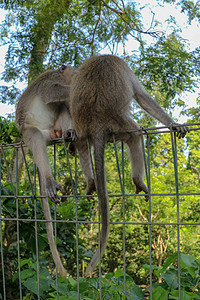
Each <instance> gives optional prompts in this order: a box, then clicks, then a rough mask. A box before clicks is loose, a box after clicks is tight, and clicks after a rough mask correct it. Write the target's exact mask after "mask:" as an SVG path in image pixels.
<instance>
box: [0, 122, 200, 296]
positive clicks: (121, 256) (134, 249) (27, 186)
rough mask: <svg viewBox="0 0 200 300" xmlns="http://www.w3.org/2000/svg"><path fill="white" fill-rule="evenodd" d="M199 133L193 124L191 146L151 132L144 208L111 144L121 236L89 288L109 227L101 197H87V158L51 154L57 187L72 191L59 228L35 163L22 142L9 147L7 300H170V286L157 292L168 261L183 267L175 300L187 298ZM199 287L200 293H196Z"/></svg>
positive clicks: (113, 200) (2, 279)
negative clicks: (56, 256)
mask: <svg viewBox="0 0 200 300" xmlns="http://www.w3.org/2000/svg"><path fill="white" fill-rule="evenodd" d="M199 125H200V124H199V123H196V124H189V125H188V126H189V127H190V131H191V132H190V134H189V135H188V138H187V142H186V141H185V140H184V141H182V140H181V141H180V142H179V141H178V140H177V138H176V134H175V133H174V132H172V131H169V130H168V129H167V128H166V127H159V128H147V129H141V130H142V133H143V136H144V143H143V150H144V151H143V153H144V160H145V171H146V182H147V186H148V190H149V201H148V202H145V201H144V194H142V193H141V194H139V195H138V194H136V193H134V192H133V189H134V187H133V184H132V182H131V175H130V173H131V171H130V163H129V160H128V155H127V150H126V147H124V144H123V143H115V141H114V142H113V143H111V144H109V145H107V148H106V153H105V159H106V166H107V171H106V175H107V185H108V196H109V202H110V213H111V218H110V227H111V229H110V234H109V242H108V247H107V250H106V252H105V255H104V256H103V257H102V258H101V259H100V263H99V265H98V267H97V268H96V269H95V273H94V276H93V278H90V279H88V280H89V281H88V282H89V283H88V282H87V279H84V274H85V266H86V265H87V263H88V261H89V260H90V258H91V256H92V251H95V250H96V248H97V247H98V244H99V243H100V225H101V218H100V209H99V203H98V197H97V195H94V196H93V197H90V198H89V199H88V197H87V196H86V195H84V190H85V183H84V182H85V181H84V178H83V174H82V171H81V168H80V165H79V159H78V157H77V155H75V158H71V157H70V155H69V153H68V150H67V145H66V143H65V142H64V145H63V141H62V140H61V139H57V140H55V141H54V143H53V145H52V146H50V147H48V152H49V153H48V154H49V157H50V163H51V167H52V169H53V170H54V178H55V179H57V178H59V182H60V181H61V185H63V186H65V194H64V195H61V203H60V204H59V205H58V206H57V205H54V204H51V213H52V220H51V221H49V220H45V219H44V217H43V213H42V209H41V205H40V199H41V197H42V196H41V195H40V191H39V182H38V176H37V170H36V167H35V165H34V163H33V158H32V156H31V154H30V153H28V151H27V148H26V147H25V145H24V144H23V143H22V142H20V143H14V144H10V145H6V144H2V145H1V152H0V176H1V178H0V198H1V204H0V250H1V254H0V257H1V258H0V272H1V276H0V295H1V298H2V299H61V300H63V299H148V298H149V299H161V298H159V293H160V295H161V296H162V295H165V296H163V299H168V296H167V295H168V294H166V293H165V294H162V293H164V291H163V290H164V286H163V287H162V286H161V287H160V290H159V289H158V294H157V293H155V292H153V291H154V290H155V285H154V283H155V282H157V283H158V284H159V283H161V281H164V279H165V280H166V276H161V274H162V271H163V272H164V269H163V264H164V261H165V260H166V259H167V258H168V257H169V256H170V255H171V256H170V257H171V261H168V263H167V265H166V263H165V266H166V269H167V267H169V265H170V262H171V263H174V266H176V272H177V275H176V278H175V279H176V281H177V282H176V284H175V283H174V282H175V281H174V282H172V283H171V284H172V285H173V284H174V286H173V287H174V291H175V292H176V294H174V295H176V297H177V298H171V299H186V298H183V295H184V292H183V290H182V289H183V288H184V284H185V281H184V280H185V279H184V278H183V274H182V265H183V262H182V260H183V257H182V256H181V255H182V254H183V255H189V254H194V255H196V256H198V248H199V246H200V245H199V244H200V241H199V236H200V218H199V216H198V213H199V210H200V207H199V204H200V200H199V195H200V191H199V174H200V172H198V170H200V164H199V162H198V155H197V153H198V151H199V149H198V134H199V130H200V127H199ZM196 141H197V142H196ZM152 145H153V146H152ZM196 152H197V153H196ZM195 153H196V154H195ZM191 157H194V160H192V159H191ZM91 159H92V155H91ZM195 162H196V164H195ZM194 164H195V165H194ZM198 164H199V165H198ZM47 222H52V224H53V229H54V237H55V241H56V244H57V246H58V250H59V252H60V255H61V258H62V261H63V264H64V265H65V266H66V270H67V274H68V276H67V278H68V279H69V281H64V279H61V278H60V276H59V274H58V273H57V271H56V268H55V265H54V262H53V259H52V257H51V252H50V250H49V247H48V242H47V236H46V228H45V223H47ZM155 264H157V267H156V266H155ZM143 265H145V267H144V268H143ZM173 268H175V267H173ZM155 269H156V271H157V273H155ZM159 270H160V273H159ZM161 270H162V271H161ZM170 270H171V272H172V269H170ZM168 271H169V270H168ZM198 272H199V270H198ZM117 274H118V275H117ZM174 274H175V273H174ZM131 277H133V278H134V282H133V281H131V279H130V278H131ZM113 278H114V279H113ZM168 278H169V272H168ZM193 279H194V278H193ZM91 280H93V281H91ZM105 280H107V281H105ZM117 280H118V282H117ZM110 282H112V283H113V284H114V285H113V286H114V288H115V292H114V290H113V292H112V288H111V285H109V284H110ZM130 282H131V283H130ZM166 282H167V280H166ZM165 284H166V283H165ZM108 285H109V287H108ZM197 285H198V283H197ZM197 285H196V286H194V288H193V292H194V293H195V292H196V290H197ZM86 286H87V288H86ZM113 286H112V287H113ZM84 287H85V288H84ZM116 287H117V292H116ZM171 288H172V287H171ZM93 289H94V290H95V291H93ZM86 290H87V291H86ZM185 290H186V292H188V293H189V290H187V289H185ZM185 290H184V291H185ZM175 292H174V293H175ZM190 292H191V290H190ZM115 293H116V295H117V296H116V295H114V294H115ZM90 294H91V297H90ZM88 295H89V296H88ZM112 295H114V296H112ZM156 295H158V296H156ZM188 295H189V294H188ZM196 295H197V296H196V298H195V296H194V297H193V298H191V299H200V296H199V298H198V293H197V294H196ZM112 297H113V298H112ZM156 297H157V298H156ZM164 297H165V298H164ZM188 297H189V296H188ZM1 298H0V299H1ZM169 299H170V298H169ZM188 299H190V298H188Z"/></svg>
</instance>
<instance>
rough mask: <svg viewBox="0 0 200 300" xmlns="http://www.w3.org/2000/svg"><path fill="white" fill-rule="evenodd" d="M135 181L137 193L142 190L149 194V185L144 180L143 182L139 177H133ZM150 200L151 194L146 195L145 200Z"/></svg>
mask: <svg viewBox="0 0 200 300" xmlns="http://www.w3.org/2000/svg"><path fill="white" fill-rule="evenodd" d="M133 182H134V184H135V186H136V194H139V193H140V192H141V191H143V192H145V194H148V189H147V186H146V184H145V183H144V182H141V181H140V179H139V178H136V177H133ZM148 200H149V195H146V196H145V201H148Z"/></svg>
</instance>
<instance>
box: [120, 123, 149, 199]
mask: <svg viewBox="0 0 200 300" xmlns="http://www.w3.org/2000/svg"><path fill="white" fill-rule="evenodd" d="M121 125H122V130H123V131H124V133H120V134H117V135H116V138H117V139H120V140H121V141H124V142H125V143H126V144H127V145H128V148H129V154H130V160H131V167H132V178H133V182H134V184H135V186H136V194H139V193H140V192H141V191H143V192H145V193H146V194H148V188H147V186H146V184H145V183H144V155H143V147H142V139H143V136H142V134H141V132H140V127H139V125H138V124H137V123H136V122H135V121H134V120H132V119H131V118H129V117H127V118H126V119H124V120H122V122H121ZM130 129H133V130H134V129H137V130H138V131H137V132H130V133H127V131H128V130H130ZM148 199H149V196H145V200H146V201H148Z"/></svg>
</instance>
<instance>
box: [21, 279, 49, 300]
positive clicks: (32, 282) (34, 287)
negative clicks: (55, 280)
mask: <svg viewBox="0 0 200 300" xmlns="http://www.w3.org/2000/svg"><path fill="white" fill-rule="evenodd" d="M24 286H25V287H26V288H27V289H28V290H29V291H31V292H33V293H34V294H35V295H37V296H38V281H37V278H36V277H32V278H28V279H27V280H26V281H25V282H24ZM39 290H40V291H39V293H40V295H39V296H40V297H42V296H43V294H44V292H48V290H49V284H48V280H46V279H40V281H39Z"/></svg>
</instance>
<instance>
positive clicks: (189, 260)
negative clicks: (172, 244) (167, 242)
mask: <svg viewBox="0 0 200 300" xmlns="http://www.w3.org/2000/svg"><path fill="white" fill-rule="evenodd" d="M180 264H181V268H184V269H187V271H188V272H189V273H190V275H191V276H192V277H193V278H196V273H195V271H196V269H197V268H198V264H197V260H196V259H195V258H194V257H193V256H191V255H187V254H181V259H180Z"/></svg>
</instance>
